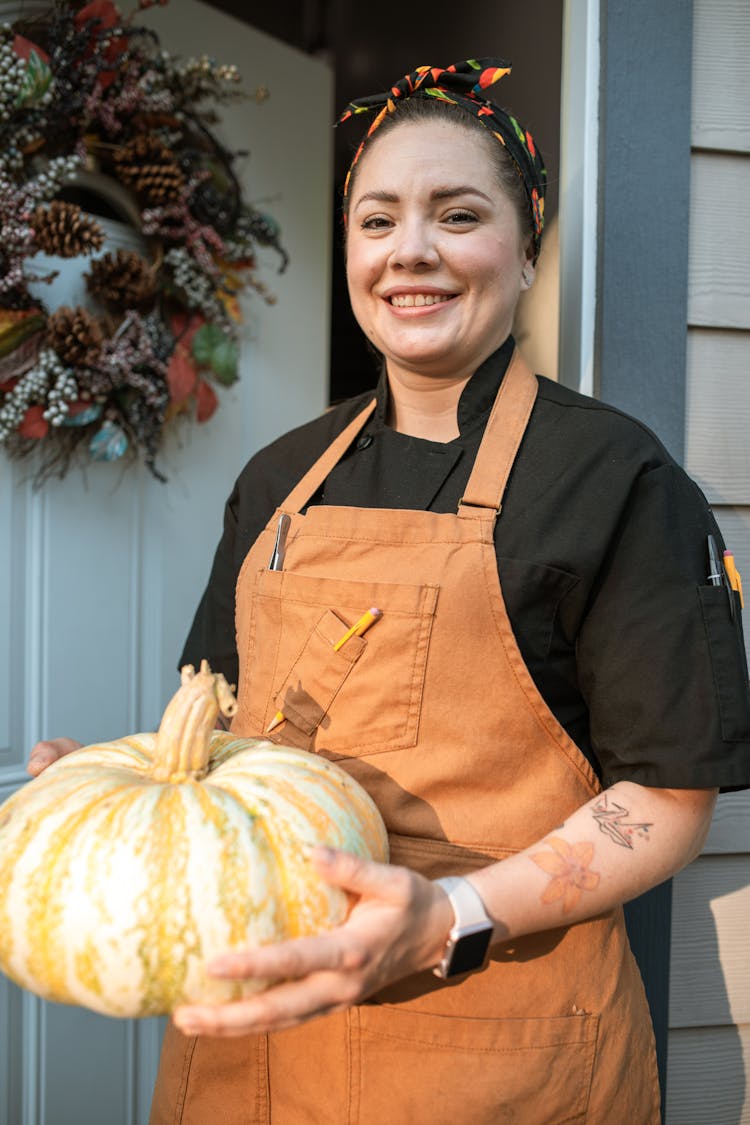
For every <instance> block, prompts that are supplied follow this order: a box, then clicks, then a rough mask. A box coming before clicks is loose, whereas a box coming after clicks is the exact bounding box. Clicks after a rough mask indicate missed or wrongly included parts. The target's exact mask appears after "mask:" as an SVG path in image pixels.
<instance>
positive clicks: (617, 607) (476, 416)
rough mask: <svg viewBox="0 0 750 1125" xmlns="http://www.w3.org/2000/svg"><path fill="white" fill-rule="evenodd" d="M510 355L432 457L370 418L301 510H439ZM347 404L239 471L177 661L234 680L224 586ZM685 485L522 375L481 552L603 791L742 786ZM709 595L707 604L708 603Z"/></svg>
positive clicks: (627, 422) (609, 425) (741, 672)
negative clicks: (523, 384)
mask: <svg viewBox="0 0 750 1125" xmlns="http://www.w3.org/2000/svg"><path fill="white" fill-rule="evenodd" d="M512 350H513V341H512V340H508V341H507V342H506V344H505V345H504V346H503V347H502V348H501V349H500V350H499V351H498V352H496V353H495V355H494V356H491V357H490V359H488V360H487V361H486V362H485V363H484V364H483V365H482V367H480V368H479V370H478V371H477V372H476V373H475V374H474V376H473V377H472V379H471V380H470V382H469V383H468V384H467V387H466V389H465V390H464V393H463V395H462V397H461V401H460V403H459V410H458V422H459V428H460V431H461V432H460V435H459V437H457V438H456V439H455V440H454V441H451V442H448V443H446V444H441V443H438V442H431V441H424V440H421V439H418V438H413V437H409V436H407V435H404V434H399V433H396V432H394V431H393V430H390V429H389V428H388V427H387V425H386V410H387V387H386V384H385V381H384V380H383V381H381V384H380V385H379V387H378V390H377V400H378V403H377V408H376V411H375V413H374V414H373V416H372V417H371V419H370V421H369V422H368V423H367V425H366V427H365V428H364V430H363V431H362V433H361V434H360V435H359V437H358V438H357V439H355V441H354V442H353V443H352V445H351V447H350V449H349V451H348V453H347V454H346V456H345V457H344V458H343V459H342V460H341V461H340V462H339V464H338V465H337V466H336V468H335V469H334V470H333V472H332V473H331V474H330V476H329V477H328V479H327V481H326V482H325V485H324V488H323V490H322V491H321V494H320V495H319V496H317V497H314V498H313V501H312V502H313V503H323V504H337V505H344V506H355V507H390V508H416V509H429V510H431V511H436V512H455V511H456V507H457V505H458V501H459V498H460V497H461V495H462V493H463V489H464V487H465V485H466V482H467V480H468V477H469V473H470V471H471V466H472V464H473V462H474V458H475V456H476V451H477V449H478V447H479V443H480V441H481V437H482V433H483V431H484V426H485V424H486V421H487V417H488V414H489V411H490V409H491V406H492V403H493V401H494V398H495V395H496V393H497V389H498V386H499V384H500V381H501V379H502V376H503V374H504V372H505V370H506V367H507V364H508V362H509V359H510V355H511V354H512ZM370 397H371V395H362V396H359V397H358V398H356V399H352V400H349V401H347V402H345V403H343V404H341V405H340V406H337V407H335V408H333V409H332V410H330V411H328V412H327V413H325V414H323V415H322V416H321V417H320V418H318V419H316V420H315V421H313V422H310V423H308V424H307V425H305V426H302V427H300V428H299V429H296V430H294V431H292V432H291V433H289V434H286V435H285V436H284V437H281V438H279V440H278V441H276V442H274V443H273V444H272V445H270V446H268V447H267V448H266V449H264V450H262V451H261V452H260V453H258V454H257V455H256V456H255V457H253V458H252V460H251V461H250V462H249V463H248V464H247V466H246V467H245V468H244V469H243V471H242V473H241V474H240V476H239V478H238V480H237V483H236V485H235V488H234V491H233V492H232V494H231V496H230V498H229V501H228V503H227V506H226V510H225V516H224V534H223V537H222V539H221V542H220V543H219V546H218V549H217V552H216V556H215V559H214V564H213V568H212V571H211V577H210V580H209V584H208V587H207V589H206V592H205V594H204V596H203V599H202V601H201V603H200V605H199V607H198V611H197V614H196V617H195V620H194V622H193V626H192V629H191V630H190V634H189V636H188V639H187V642H186V645H185V649H184V651H183V654H182V658H181V661H180V663H193V664H197V663H198V662H199V661H200V660H201V659H202V658H204V657H205V658H206V659H208V660H209V661H210V663H211V666H212V667H213V668H215V669H216V670H217V671H222V672H224V674H225V675H226V676H227V678H228V679H229V680H230V682H232V683H236V682H237V675H238V664H237V653H236V646H235V632H234V590H235V584H236V579H237V575H238V573H239V569H240V566H241V565H242V562H243V560H244V558H245V555H246V553H247V551H248V549H249V548H250V546H251V545H252V543H253V542H254V540H255V539H256V538H257V536H258V534H259V533H260V531H261V530H262V529H263V527H264V526H265V525H266V523H267V522H268V520H269V519H270V518H271V516H272V515H273V512H274V509H275V508H276V507H277V506H278V505H279V504H281V503H282V501H283V500H284V499H285V497H286V496H287V494H288V493H289V492H290V491H291V489H292V487H293V485H294V484H295V483H296V482H297V481H298V480H299V478H300V477H301V476H302V474H303V473H304V472H305V471H306V469H308V468H309V466H310V465H311V464H312V463H313V462H314V461H315V460H316V459H317V458H318V456H319V455H320V454H321V453H322V452H323V450H324V449H325V448H326V447H327V446H328V445H329V443H330V442H331V441H332V440H333V438H334V437H335V436H336V435H337V434H338V433H340V432H341V430H342V429H343V428H344V427H345V425H346V424H347V423H348V422H349V421H351V419H352V418H353V417H354V416H355V415H356V414H357V412H358V411H359V410H361V409H362V407H363V406H364V405H365V403H366V402H367V401H368V399H369V398H370ZM709 532H710V533H712V534H714V535H715V536H716V537H717V540H718V543H719V548H720V549H721V550H723V548H724V543H723V540H722V538H721V534H720V532H719V530H718V528H717V526H716V523H715V521H714V518H713V515H712V513H711V510H710V508H709V506H708V503H707V502H706V500H705V498H704V496H703V495H702V493H701V492H700V490H699V489H698V488H697V486H696V485H695V484H694V483H693V482H692V481H691V480H690V479H689V478H688V477H687V476H686V474H685V473H684V472H683V470H682V469H681V468H680V467H679V466H678V465H677V464H676V463H675V462H674V461H673V460H672V458H671V457H670V456H669V454H668V453H667V452H666V450H665V449H664V448H663V446H662V445H661V444H660V442H659V441H658V440H657V439H656V438H655V437H654V435H653V434H652V433H651V432H650V431H649V430H648V429H647V428H646V427H645V426H643V425H642V424H641V423H639V422H637V421H635V420H633V419H631V418H629V417H627V416H626V415H624V414H622V413H621V412H619V411H617V410H615V409H614V408H612V407H609V406H606V405H605V404H603V403H600V402H597V401H595V400H593V399H589V398H586V397H584V396H582V395H579V394H576V393H575V392H573V391H571V390H568V389H566V388H565V387H562V386H560V385H558V384H557V383H553V382H550V381H549V380H546V379H543V378H541V377H540V378H539V395H538V398H537V402H536V405H535V407H534V410H533V413H532V416H531V419H530V422H529V426H528V429H527V432H526V436H525V438H524V441H523V443H522V446H521V449H520V451H519V455H518V457H517V459H516V463H515V465H514V467H513V471H512V473H511V477H510V481H509V484H508V489H507V492H506V497H505V503H504V507H503V512H502V515H501V517H500V519H499V520H498V522H497V526H496V532H495V547H496V552H497V560H498V570H499V574H500V580H501V583H502V588H503V595H504V598H505V602H506V605H507V609H508V614H509V617H510V621H511V624H512V626H513V629H514V632H515V635H516V638H517V641H518V644H519V648H520V650H521V653H522V655H523V657H524V659H525V661H526V663H527V665H528V667H529V670H530V672H531V675H532V676H533V678H534V681H535V683H536V684H537V687H538V688H539V691H540V692H541V694H542V696H543V698H544V699H545V701H546V702H547V704H548V706H549V708H550V710H551V711H552V712H553V714H554V715H555V716H556V717H557V719H558V720H559V722H560V723H561V724H562V725H563V727H565V729H566V730H567V731H568V732H569V734H570V735H571V737H572V738H573V740H574V741H575V742H576V743H577V745H578V746H579V747H580V748H581V750H582V751H583V753H584V754H586V755H587V757H588V758H589V759H590V760H591V761H592V763H593V764H594V767H595V769H596V770H597V772H598V773H599V775H600V777H601V778H602V780H603V781H604V783H605V784H611V783H613V782H615V781H618V780H623V779H628V780H632V781H635V782H638V783H640V784H644V785H650V786H663V787H674V788H681V787H682V788H691V787H704V786H705V787H711V786H715V785H718V786H720V787H721V788H723V789H734V788H743V787H746V786H750V753H749V751H750V699H749V698H748V689H747V671H746V667H745V664H744V655H743V654H744V648H743V643H742V635H741V626H740V624H739V613H737V614H736V615H735V617H734V619H733V618H732V615H731V613H730V611H729V603H728V599H727V598H726V594H725V593H724V592H723V589H722V588H719V587H708V586H707V583H706V577H707V574H708V558H707V550H706V536H707V535H708V534H709ZM722 594H723V597H724V601H722Z"/></svg>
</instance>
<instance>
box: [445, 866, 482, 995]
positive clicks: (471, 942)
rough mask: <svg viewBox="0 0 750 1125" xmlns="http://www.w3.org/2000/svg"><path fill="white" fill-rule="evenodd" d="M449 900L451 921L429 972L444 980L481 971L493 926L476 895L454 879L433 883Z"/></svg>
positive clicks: (469, 885)
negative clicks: (440, 955) (445, 938)
mask: <svg viewBox="0 0 750 1125" xmlns="http://www.w3.org/2000/svg"><path fill="white" fill-rule="evenodd" d="M434 882H436V883H437V884H438V885H439V886H441V887H442V888H443V890H444V891H445V893H446V894H447V895H448V898H449V899H450V903H451V906H452V907H453V913H454V915H455V919H454V922H453V926H452V927H451V930H450V933H449V934H448V940H447V942H446V944H445V949H444V951H443V956H442V958H441V960H440V964H439V965H436V966H435V968H434V969H433V970H432V971H433V973H434V974H435V976H436V977H442V978H443V980H448V979H449V978H450V977H457V976H460V975H461V974H462V973H473V972H475V971H476V970H477V969H482V968H484V965H485V962H486V961H487V953H488V951H489V948H490V943H491V942H492V932H493V926H492V922H491V921H490V919H489V917H488V916H487V911H486V910H485V908H484V903H483V902H482V900H481V898H480V897H479V892H478V891H477V890H476V888H475V887H473V886H472V884H471V883H470V882H469V880H468V879H463V878H461V877H460V876H458V875H451V876H449V877H448V878H446V879H435V880H434Z"/></svg>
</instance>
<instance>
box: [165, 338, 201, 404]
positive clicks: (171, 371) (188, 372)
mask: <svg viewBox="0 0 750 1125" xmlns="http://www.w3.org/2000/svg"><path fill="white" fill-rule="evenodd" d="M197 382H198V372H197V370H196V369H195V366H194V364H193V363H192V361H191V359H190V356H189V355H188V353H187V351H186V350H185V347H184V345H183V344H182V343H179V344H178V345H177V347H176V348H175V350H174V353H173V355H172V358H171V359H170V361H169V367H168V368H167V384H168V386H169V397H170V399H171V400H172V402H177V403H179V402H184V401H185V399H186V398H189V397H190V395H191V394H192V393H193V391H194V390H195V384H196V383H197Z"/></svg>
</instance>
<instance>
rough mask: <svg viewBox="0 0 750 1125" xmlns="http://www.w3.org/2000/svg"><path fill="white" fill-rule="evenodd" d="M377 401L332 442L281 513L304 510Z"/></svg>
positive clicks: (289, 498) (288, 499)
mask: <svg viewBox="0 0 750 1125" xmlns="http://www.w3.org/2000/svg"><path fill="white" fill-rule="evenodd" d="M375 402H376V400H375V399H373V400H372V402H368V404H367V406H366V407H365V408H364V410H361V411H360V412H359V414H358V415H357V416H356V418H354V419H353V420H352V421H351V422H350V423H349V425H348V426H347V427H346V428H345V429H343V430H342V431H341V433H340V434H339V436H338V437H337V438H334V440H333V441H332V442H331V444H330V445H329V446H328V448H327V449H326V450H325V451H324V453H323V454H322V455H321V456H320V457H319V458H318V460H317V461H315V463H314V464H313V465H311V467H310V468H309V469H308V470H307V472H306V473H305V475H304V476H303V477H302V479H301V480H300V481H298V483H297V484H296V485H295V486H294V488H293V489H292V491H291V492H290V493H289V495H288V496H287V498H286V500H285V501H284V503H283V504H281V506H280V508H279V511H281V512H289V513H290V514H291V513H296V512H299V511H301V510H302V508H304V506H305V504H307V503H308V502H309V500H310V499H311V498H312V497H313V496H314V495H315V493H316V492H317V491H318V489H319V488H320V486H321V484H322V483H323V481H324V480H325V479H326V477H327V476H328V474H329V473H330V472H331V471H332V469H333V468H334V467H335V466H336V465H337V464H338V462H339V461H340V460H341V458H342V457H343V456H344V454H345V453H346V451H347V449H348V448H349V446H350V445H351V443H352V442H353V441H354V439H355V437H356V436H357V434H358V433H359V431H360V430H361V429H362V427H363V426H364V424H365V422H366V421H367V419H368V418H369V417H370V415H371V414H372V412H373V410H374V409H375Z"/></svg>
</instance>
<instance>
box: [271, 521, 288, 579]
mask: <svg viewBox="0 0 750 1125" xmlns="http://www.w3.org/2000/svg"><path fill="white" fill-rule="evenodd" d="M291 522H292V520H291V517H290V516H287V515H286V514H285V513H282V514H281V515H280V516H279V522H278V524H277V526H276V542H275V543H274V547H273V554H272V555H271V561H270V562H269V564H268V569H269V570H282V569H283V566H284V555H285V554H286V537H287V532H288V531H289V524H290V523H291Z"/></svg>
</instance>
